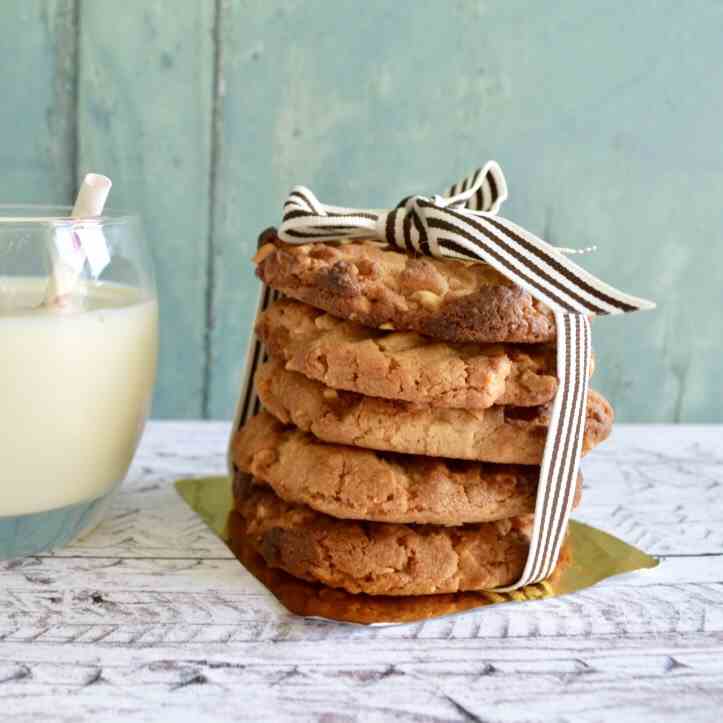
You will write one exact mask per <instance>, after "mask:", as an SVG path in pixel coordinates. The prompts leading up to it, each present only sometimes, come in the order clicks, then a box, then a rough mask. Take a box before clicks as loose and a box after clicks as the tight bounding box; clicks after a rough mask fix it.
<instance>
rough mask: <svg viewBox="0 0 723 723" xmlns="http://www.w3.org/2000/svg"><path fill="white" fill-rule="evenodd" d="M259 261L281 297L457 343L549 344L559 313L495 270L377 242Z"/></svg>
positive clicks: (296, 249)
mask: <svg viewBox="0 0 723 723" xmlns="http://www.w3.org/2000/svg"><path fill="white" fill-rule="evenodd" d="M269 238H272V237H271V236H270V234H267V235H266V236H265V238H264V240H266V241H267V243H264V245H263V246H262V247H261V248H260V249H259V251H258V252H257V254H256V256H255V258H254V261H255V262H256V264H257V269H256V272H257V274H258V276H259V278H261V279H262V280H263V281H264V282H265V283H267V284H268V285H269V286H271V287H272V288H274V289H277V290H279V291H282V292H283V293H284V294H286V295H288V296H290V297H292V298H294V299H299V300H300V301H305V302H306V303H308V304H311V305H312V306H316V307H318V308H319V309H324V310H325V311H328V312H329V313H330V314H333V315H334V316H338V317H341V318H343V319H351V320H353V321H358V322H360V323H361V324H365V325H366V326H372V327H375V328H380V327H384V326H385V325H388V324H391V325H392V327H393V328H394V329H398V330H401V331H416V332H418V333H420V334H425V335H427V336H431V337H433V338H435V339H444V340H447V341H453V342H525V343H528V342H547V341H552V340H553V339H554V337H555V319H554V316H553V314H552V311H551V310H550V309H548V308H547V307H545V306H543V305H542V304H541V303H540V302H538V301H536V300H535V299H533V298H532V296H531V295H530V294H529V293H528V292H527V291H524V290H523V289H521V288H520V287H519V286H515V285H514V284H513V283H512V282H510V281H508V280H507V279H506V278H504V277H503V276H502V275H501V274H499V273H498V272H497V271H495V270H494V269H492V268H491V267H490V266H488V265H486V264H482V263H476V262H469V261H455V260H451V259H431V258H426V257H414V256H410V255H408V254H405V253H401V252H399V251H393V250H391V249H390V248H388V247H382V246H378V245H375V244H373V243H370V242H363V241H355V242H351V243H343V244H321V243H319V244H305V245H302V246H293V245H287V244H283V243H282V242H280V241H279V240H278V239H276V238H273V241H268V239H269Z"/></svg>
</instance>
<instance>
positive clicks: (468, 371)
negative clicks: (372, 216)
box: [256, 299, 557, 409]
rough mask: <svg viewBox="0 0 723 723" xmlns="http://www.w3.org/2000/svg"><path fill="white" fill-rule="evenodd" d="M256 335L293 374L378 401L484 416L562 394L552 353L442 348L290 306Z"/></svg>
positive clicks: (547, 349)
mask: <svg viewBox="0 0 723 723" xmlns="http://www.w3.org/2000/svg"><path fill="white" fill-rule="evenodd" d="M256 333H257V334H258V335H259V337H260V338H261V340H262V341H263V343H264V344H265V346H266V348H267V349H268V351H269V353H270V354H271V355H272V356H275V357H277V358H278V359H282V360H283V361H284V362H285V364H286V368H287V369H291V370H293V371H297V372H301V373H302V374H304V375H305V376H307V377H309V378H311V379H317V380H318V381H320V382H323V383H324V384H326V385H327V386H329V387H333V388H335V389H347V390H349V391H353V392H360V393H361V394H366V395H369V396H373V397H384V398H386V399H401V400H404V401H408V402H421V403H425V404H433V405H435V406H440V407H464V408H469V409H485V408H487V407H491V406H492V405H493V404H510V405H515V406H536V405H539V404H545V403H546V402H549V401H550V400H551V399H552V398H553V397H554V396H555V392H556V390H557V378H556V376H555V366H556V359H555V350H554V348H553V347H552V346H551V345H531V346H528V347H522V346H515V345H510V344H505V345H502V344H450V343H448V342H436V341H434V340H432V339H429V338H428V337H423V336H420V335H419V334H416V333H414V332H404V333H402V332H385V331H377V330H374V329H369V328H367V327H364V326H362V325H361V324H355V323H354V322H350V321H343V320H341V319H337V318H336V317H334V316H331V315H330V314H326V313H324V312H323V311H319V310H318V309H315V308H313V307H312V306H309V305H308V304H302V303H299V302H298V301H292V300H289V299H282V300H280V301H277V302H276V303H274V304H273V305H271V306H270V307H269V308H268V309H267V310H266V311H265V312H264V313H263V314H262V316H261V317H260V319H259V321H258V323H257V325H256Z"/></svg>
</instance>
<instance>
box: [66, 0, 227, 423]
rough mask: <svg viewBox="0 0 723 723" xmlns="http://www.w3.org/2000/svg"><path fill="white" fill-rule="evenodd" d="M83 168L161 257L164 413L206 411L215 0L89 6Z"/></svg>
mask: <svg viewBox="0 0 723 723" xmlns="http://www.w3.org/2000/svg"><path fill="white" fill-rule="evenodd" d="M81 10H82V12H81V16H80V30H81V32H80V60H81V66H80V76H79V115H78V126H79V170H80V171H81V172H84V171H87V170H88V169H90V168H93V169H96V170H98V171H101V172H104V173H106V174H108V175H109V176H111V178H113V180H114V189H113V195H112V205H114V206H115V207H116V208H127V209H133V210H136V211H138V212H139V213H141V214H142V216H143V218H144V221H145V223H146V230H147V234H148V239H149V242H150V244H151V248H152V249H153V255H154V258H155V261H156V271H157V278H158V286H159V291H160V302H161V354H160V369H159V378H158V385H157V387H156V395H155V405H154V413H155V414H156V415H157V416H174V417H182V416H191V417H198V416H201V406H202V397H203V383H204V365H205V352H204V343H205V329H206V268H207V253H208V248H207V247H208V233H209V225H208V224H209V187H210V181H209V178H210V149H211V106H212V78H213V54H214V47H213V33H212V30H213V22H214V4H213V3H210V2H205V1H204V0H180V1H179V0H153V1H152V2H146V0H129V2H125V3H123V4H122V5H119V4H118V3H117V2H113V0H97V1H94V2H88V3H82V5H81Z"/></svg>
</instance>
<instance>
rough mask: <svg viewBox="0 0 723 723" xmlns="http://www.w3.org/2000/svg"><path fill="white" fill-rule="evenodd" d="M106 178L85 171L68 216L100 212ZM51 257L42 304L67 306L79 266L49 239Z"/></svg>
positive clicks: (90, 215) (107, 186) (108, 183)
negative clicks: (48, 278) (63, 255)
mask: <svg viewBox="0 0 723 723" xmlns="http://www.w3.org/2000/svg"><path fill="white" fill-rule="evenodd" d="M112 185H113V184H112V182H111V180H110V178H108V177H106V176H101V175H100V174H98V173H88V174H86V176H85V178H84V179H83V183H82V184H81V186H80V189H79V190H78V195H77V197H76V199H75V204H74V205H73V210H72V211H71V213H70V215H71V218H77V219H81V218H95V217H97V216H100V215H101V214H102V213H103V207H104V206H105V202H106V200H107V198H108V194H109V193H110V189H111V186H112ZM50 252H51V257H52V271H51V274H50V280H49V283H48V288H47V291H46V292H45V301H44V302H43V305H44V306H48V307H53V308H58V309H62V308H67V307H68V305H69V300H70V299H71V298H72V293H73V291H74V290H75V287H76V285H77V283H78V278H79V276H80V272H81V270H82V266H80V268H78V266H77V265H75V266H71V265H70V264H68V263H67V262H66V261H65V260H64V259H63V258H62V256H61V254H60V253H59V250H58V248H57V246H56V244H55V242H54V240H53V243H51V247H50Z"/></svg>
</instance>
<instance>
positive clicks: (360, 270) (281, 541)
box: [232, 230, 613, 595]
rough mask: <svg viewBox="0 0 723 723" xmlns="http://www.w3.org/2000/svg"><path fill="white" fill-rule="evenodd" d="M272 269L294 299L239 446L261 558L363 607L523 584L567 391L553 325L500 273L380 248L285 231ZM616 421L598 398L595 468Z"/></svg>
mask: <svg viewBox="0 0 723 723" xmlns="http://www.w3.org/2000/svg"><path fill="white" fill-rule="evenodd" d="M255 261H256V264H257V273H258V276H259V277H260V278H261V279H262V281H264V282H265V283H266V284H267V285H268V286H270V287H271V288H273V289H275V290H277V291H278V292H281V294H283V297H282V298H280V299H279V300H278V301H276V302H274V303H273V304H272V305H271V306H270V307H269V308H267V309H266V310H265V311H264V312H263V314H262V315H261V316H260V318H259V320H258V322H257V326H256V333H257V334H258V336H259V337H260V339H261V340H262V342H263V344H264V346H265V348H266V351H267V354H268V359H267V361H265V362H264V363H263V364H262V365H261V366H260V367H259V369H258V371H257V373H256V377H255V385H256V391H257V394H258V396H259V398H260V400H261V403H262V404H263V410H262V411H261V412H260V413H259V414H258V415H256V416H255V417H253V418H252V419H250V420H249V421H248V422H247V424H245V425H244V426H243V427H241V428H240V429H239V430H238V431H237V432H236V434H235V437H234V439H233V443H232V458H233V462H234V465H235V468H236V469H237V470H238V474H237V475H236V478H235V481H234V497H235V505H236V510H237V512H238V513H240V515H241V516H242V518H243V520H244V525H245V533H246V536H247V540H248V541H249V542H250V543H251V545H252V546H253V547H254V548H255V549H256V550H257V551H258V552H259V553H260V554H261V556H262V557H263V558H264V560H265V561H266V563H267V564H268V565H270V566H272V567H276V568H281V569H283V570H285V571H286V572H288V573H290V574H291V575H294V576H296V577H299V578H302V579H305V580H309V581H314V582H318V583H322V584H323V585H328V586H331V587H335V588H342V589H344V590H347V591H348V592H351V593H369V594H374V595H428V594H434V593H449V592H457V591H463V590H484V589H491V588H495V587H499V586H504V585H508V584H511V583H513V582H514V581H515V580H517V579H518V578H519V577H520V575H521V573H522V570H523V567H524V564H525V560H526V556H527V550H528V546H529V536H530V533H531V529H532V513H533V511H534V507H535V496H536V487H537V479H538V476H539V464H540V463H541V460H542V453H543V448H544V445H545V438H546V433H547V424H548V420H549V413H550V407H551V403H552V400H553V397H554V396H555V392H556V389H557V379H556V375H555V363H556V354H555V347H554V339H555V322H554V317H553V315H552V312H551V311H550V310H548V309H546V308H545V307H544V306H542V305H541V304H539V303H538V302H537V301H535V300H534V299H533V298H532V297H531V296H530V295H529V294H528V293H527V292H525V291H524V290H522V289H520V288H519V287H517V286H514V285H513V284H511V282H509V281H508V280H506V279H505V278H504V277H502V276H501V275H500V274H498V273H497V272H496V271H494V270H493V269H491V268H490V267H489V266H487V265H485V264H482V263H470V262H462V261H453V260H445V259H431V258H426V257H424V258H415V257H412V256H409V255H407V254H404V253H401V252H398V251H394V250H391V249H390V248H388V247H384V246H379V245H376V244H373V243H371V242H363V241H354V242H347V243H339V244H309V245H301V246H289V245H285V244H283V243H281V242H280V241H279V240H278V239H277V238H276V235H275V233H274V231H273V230H269V231H266V232H264V234H262V237H261V239H260V248H259V251H258V253H257V255H256V257H255ZM590 371H591V372H592V370H590ZM612 418H613V413H612V409H611V407H610V405H609V404H608V402H607V401H606V400H605V399H603V398H602V397H601V396H600V395H599V394H597V393H595V392H590V395H589V399H588V408H587V424H586V430H585V437H584V443H583V444H584V449H583V452H584V453H585V452H588V451H589V450H591V449H592V448H593V447H594V446H595V445H596V444H598V443H599V442H601V441H603V440H604V439H605V438H606V437H607V436H608V434H609V432H610V429H611V426H612ZM580 491H581V480H580V479H578V500H579V497H580Z"/></svg>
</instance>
